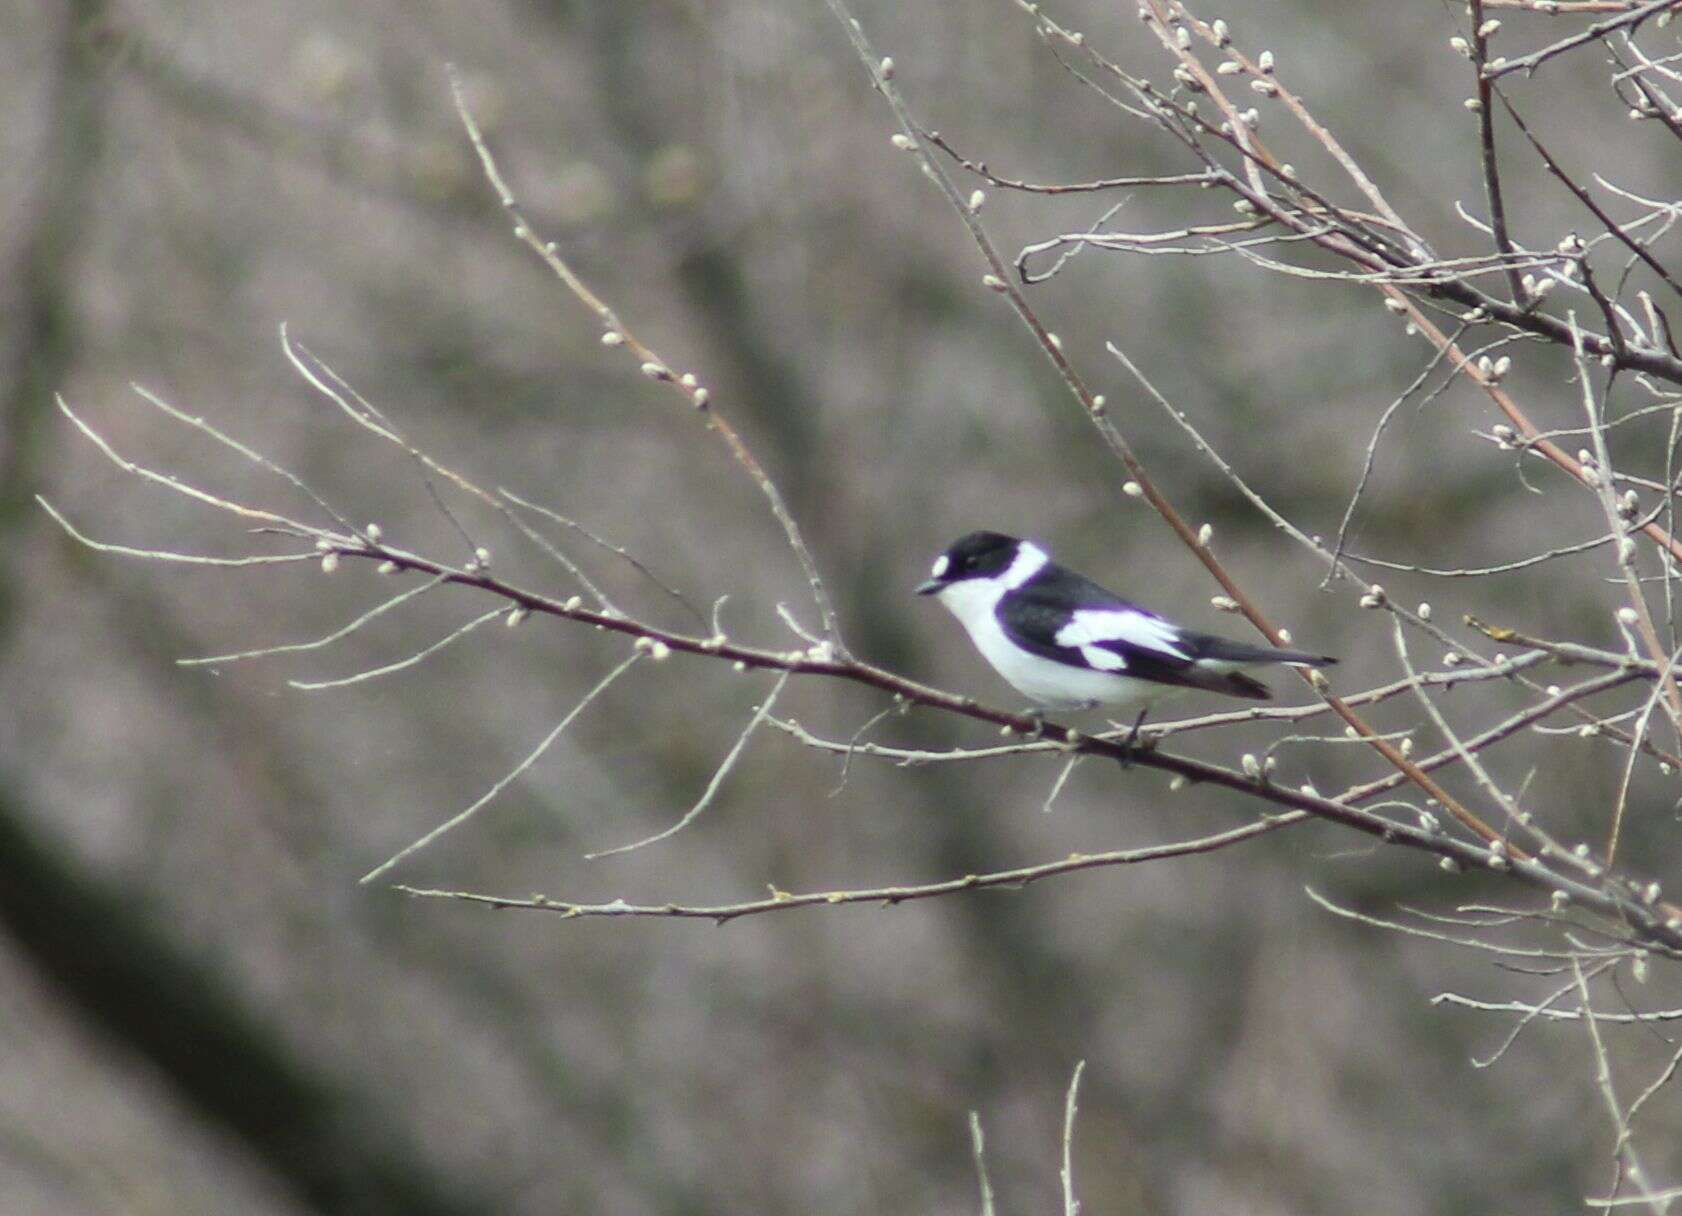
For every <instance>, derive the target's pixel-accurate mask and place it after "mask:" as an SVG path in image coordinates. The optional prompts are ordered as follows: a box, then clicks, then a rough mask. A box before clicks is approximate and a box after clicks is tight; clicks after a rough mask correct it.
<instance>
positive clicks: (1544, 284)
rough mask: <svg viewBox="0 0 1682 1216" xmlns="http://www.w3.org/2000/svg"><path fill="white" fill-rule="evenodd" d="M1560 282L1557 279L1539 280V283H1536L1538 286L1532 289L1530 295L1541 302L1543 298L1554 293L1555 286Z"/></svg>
mask: <svg viewBox="0 0 1682 1216" xmlns="http://www.w3.org/2000/svg"><path fill="white" fill-rule="evenodd" d="M1558 281H1559V280H1557V279H1541V280H1538V281H1537V283H1536V286H1535V287H1532V288H1531V289H1530V294H1531V295H1532V296H1534V297H1535V298H1536V299H1538V300H1540V299H1541V298H1542V297H1544V296H1546V295H1547V294H1548V293H1549V292H1550V291H1552V290H1553V289H1554V284H1555V283H1557V282H1558Z"/></svg>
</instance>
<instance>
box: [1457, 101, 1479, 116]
mask: <svg viewBox="0 0 1682 1216" xmlns="http://www.w3.org/2000/svg"><path fill="white" fill-rule="evenodd" d="M1460 104H1461V105H1463V106H1465V107H1466V108H1467V109H1468V110H1470V111H1471V112H1472V113H1474V114H1476V113H1477V112H1478V111H1479V110H1481V109H1483V102H1481V101H1479V100H1478V99H1477V98H1476V97H1468V98H1467V99H1466V100H1465V101H1463V102H1461V103H1460Z"/></svg>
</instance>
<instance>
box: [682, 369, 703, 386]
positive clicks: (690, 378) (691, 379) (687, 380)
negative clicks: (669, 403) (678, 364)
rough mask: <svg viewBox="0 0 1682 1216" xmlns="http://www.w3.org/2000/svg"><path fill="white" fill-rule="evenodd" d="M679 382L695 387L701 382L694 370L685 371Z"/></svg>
mask: <svg viewBox="0 0 1682 1216" xmlns="http://www.w3.org/2000/svg"><path fill="white" fill-rule="evenodd" d="M678 383H679V384H681V385H683V387H684V388H694V387H695V386H696V385H698V384H700V383H701V382H700V381H699V380H697V379H695V373H694V372H684V373H683V375H681V376H679V377H678Z"/></svg>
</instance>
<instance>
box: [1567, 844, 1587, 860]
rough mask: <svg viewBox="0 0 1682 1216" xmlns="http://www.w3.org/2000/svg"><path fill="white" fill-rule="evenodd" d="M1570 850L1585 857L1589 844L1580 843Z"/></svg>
mask: <svg viewBox="0 0 1682 1216" xmlns="http://www.w3.org/2000/svg"><path fill="white" fill-rule="evenodd" d="M1571 852H1572V853H1574V854H1576V856H1578V857H1587V856H1588V855H1589V846H1588V845H1586V844H1580V845H1578V846H1577V847H1576V848H1574V849H1572V850H1571Z"/></svg>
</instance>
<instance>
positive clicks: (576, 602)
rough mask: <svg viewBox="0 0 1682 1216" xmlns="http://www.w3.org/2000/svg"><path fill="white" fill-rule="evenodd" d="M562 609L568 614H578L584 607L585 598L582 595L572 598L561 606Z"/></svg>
mask: <svg viewBox="0 0 1682 1216" xmlns="http://www.w3.org/2000/svg"><path fill="white" fill-rule="evenodd" d="M561 607H562V608H565V609H566V610H567V611H568V612H577V611H578V610H579V609H580V608H582V607H584V597H583V596H582V595H574V596H571V597H569V598H568V599H567V602H566V603H564V604H562V605H561Z"/></svg>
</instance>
